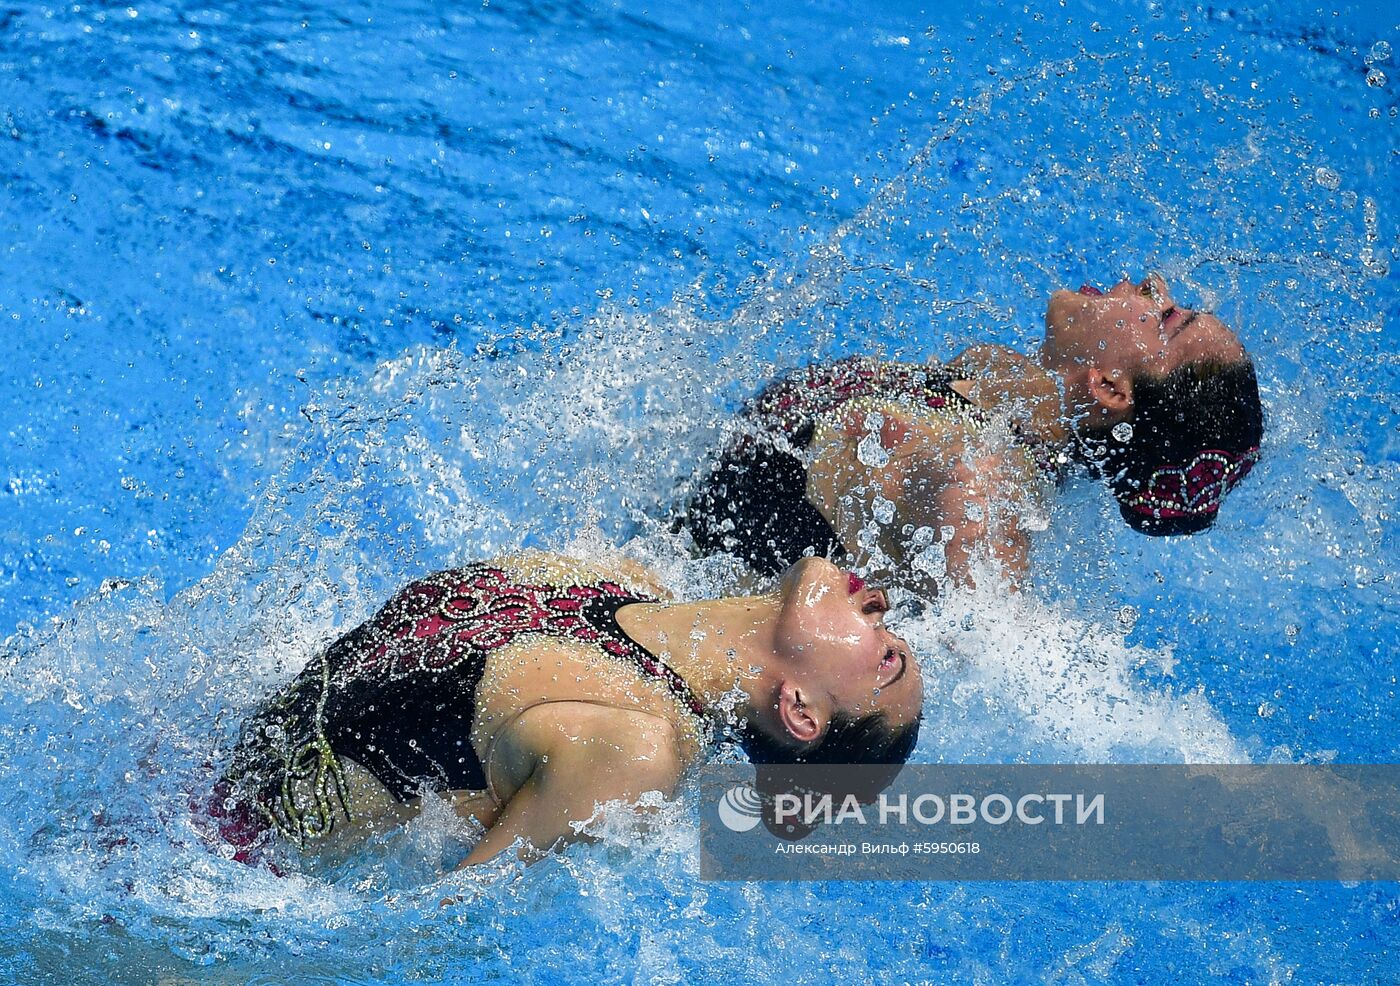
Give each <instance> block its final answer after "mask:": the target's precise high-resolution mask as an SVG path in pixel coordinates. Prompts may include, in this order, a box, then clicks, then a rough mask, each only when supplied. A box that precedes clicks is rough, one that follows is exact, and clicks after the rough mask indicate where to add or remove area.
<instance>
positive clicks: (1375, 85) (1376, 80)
mask: <svg viewBox="0 0 1400 986" xmlns="http://www.w3.org/2000/svg"><path fill="white" fill-rule="evenodd" d="M1385 81H1386V80H1385V73H1384V72H1382V71H1381V70H1380V69H1378V68H1373V69H1371V71H1369V72H1367V73H1366V84H1367V85H1368V86H1370V87H1371V88H1372V89H1379V88H1380V87H1381V86H1383V85H1385Z"/></svg>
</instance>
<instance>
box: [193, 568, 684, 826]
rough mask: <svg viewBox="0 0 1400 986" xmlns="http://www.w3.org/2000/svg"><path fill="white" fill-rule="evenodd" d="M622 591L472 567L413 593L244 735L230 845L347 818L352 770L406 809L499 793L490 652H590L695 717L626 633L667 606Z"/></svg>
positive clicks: (230, 791)
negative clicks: (629, 670)
mask: <svg viewBox="0 0 1400 986" xmlns="http://www.w3.org/2000/svg"><path fill="white" fill-rule="evenodd" d="M655 601H656V600H654V599H651V598H649V597H646V596H641V595H637V594H636V593H633V592H630V591H629V590H627V589H624V588H623V587H622V586H620V585H618V584H617V583H615V582H608V581H602V582H597V583H592V584H587V585H566V586H556V585H540V584H525V583H520V582H515V581H512V579H511V577H510V576H509V575H508V574H507V573H506V572H504V571H503V570H501V569H499V568H493V567H489V566H486V565H473V566H470V567H467V568H462V569H454V570H451V571H446V572H439V573H437V574H436V575H430V576H428V577H427V578H424V579H421V580H419V581H417V582H414V583H412V584H411V585H409V586H408V587H406V588H405V589H403V590H402V591H400V592H399V593H398V594H397V595H396V596H394V597H393V598H392V599H391V600H389V602H388V603H386V604H385V606H384V607H383V608H382V609H381V610H380V611H379V612H378V613H377V614H376V615H375V616H374V617H373V618H371V619H370V620H369V621H368V622H366V623H364V624H362V625H361V626H359V627H357V628H356V629H354V630H352V631H350V632H349V633H347V634H346V635H345V636H343V637H341V638H340V639H339V640H337V641H336V642H335V643H333V644H331V645H330V647H328V648H327V649H326V651H325V652H324V653H323V654H321V655H320V656H318V657H316V658H315V659H313V660H312V661H311V663H310V664H309V665H307V667H306V668H305V670H303V671H302V672H301V674H300V675H298V676H297V678H296V679H295V680H294V681H293V682H292V683H291V684H290V685H289V686H287V688H286V689H285V690H284V691H283V692H282V693H281V694H280V695H279V696H277V697H276V698H275V699H273V700H272V701H271V702H270V703H268V704H267V705H266V706H264V707H263V708H262V709H261V710H260V711H259V712H258V713H257V714H256V715H255V716H254V717H253V718H251V719H250V720H249V721H248V722H247V723H245V725H244V727H243V735H242V738H241V740H240V742H239V745H238V748H237V749H236V750H235V752H234V756H233V762H232V764H231V766H230V769H229V770H228V772H227V773H226V774H225V776H224V779H223V781H222V782H221V783H220V785H219V787H220V790H219V791H218V792H216V799H217V801H218V806H217V807H218V809H219V810H216V811H215V812H214V814H215V815H216V816H217V817H218V820H219V822H220V830H221V832H222V834H223V835H224V837H225V839H226V841H228V842H229V843H230V844H232V845H234V846H235V847H244V846H248V845H250V844H251V843H252V842H254V841H259V840H260V837H261V836H262V834H263V830H265V829H266V828H268V827H271V828H274V829H276V831H277V832H278V833H280V834H281V835H283V836H286V837H288V838H290V839H292V840H293V841H295V842H296V843H298V844H301V845H304V844H305V843H306V842H307V841H308V840H312V839H315V838H317V837H319V836H322V835H325V834H326V833H327V832H329V831H330V829H331V828H332V826H333V825H334V822H335V819H336V817H337V816H338V815H344V816H346V817H349V815H350V807H349V805H347V803H346V794H345V778H344V774H343V768H342V766H341V758H347V759H350V760H353V761H355V762H356V763H358V764H360V765H362V766H364V767H365V768H366V769H367V770H369V772H370V773H372V774H373V775H374V776H375V778H376V779H377V780H378V781H379V782H380V783H381V784H383V785H384V786H385V787H386V788H387V789H388V790H389V791H390V792H391V793H392V794H393V796H394V797H395V798H396V799H398V800H399V801H401V802H407V801H409V800H410V799H412V798H415V797H417V796H418V795H419V794H420V793H421V792H422V791H423V790H424V789H428V790H432V791H477V790H485V789H487V780H486V774H485V771H484V770H483V768H482V764H481V761H480V759H479V758H478V756H477V752H476V750H474V749H473V748H472V744H471V738H470V737H471V727H472V719H473V716H474V715H475V713H476V692H477V687H478V685H479V684H480V682H481V677H482V673H483V671H484V670H485V666H486V660H487V658H488V656H489V655H490V653H491V652H492V651H494V650H497V649H499V648H501V647H505V646H507V645H509V644H511V643H513V642H515V641H516V640H519V639H521V638H522V637H528V636H531V635H536V634H539V635H543V636H546V637H555V638H562V639H568V640H576V641H580V642H583V643H588V644H592V645H594V646H596V647H598V648H599V649H600V650H602V651H603V652H604V653H605V654H608V655H611V656H613V657H615V658H620V659H622V660H624V661H627V662H628V663H630V664H632V665H634V666H635V667H637V668H638V669H639V670H641V672H642V673H643V674H645V675H647V676H648V677H652V678H659V679H661V680H662V681H664V682H665V684H666V685H667V687H668V688H669V689H670V690H671V691H672V693H673V694H674V695H675V696H676V697H677V699H678V700H679V701H680V702H681V703H682V705H683V706H684V707H685V708H686V709H687V710H688V711H690V712H691V713H693V714H695V715H697V716H702V717H703V715H704V712H705V709H704V706H703V705H702V704H701V702H700V701H699V699H698V698H697V697H696V696H695V694H694V693H693V692H692V691H691V690H690V688H689V687H688V686H687V685H686V683H685V682H684V681H683V680H682V679H681V678H680V676H679V675H677V674H676V673H675V671H673V670H672V669H671V668H669V667H667V665H666V664H665V663H664V662H662V661H661V659H660V658H658V657H656V656H655V655H654V654H652V653H651V652H650V651H648V650H646V648H644V647H642V646H641V645H640V644H638V643H637V642H636V641H634V640H632V638H630V637H628V636H627V634H626V633H624V632H623V630H622V628H621V627H620V626H619V625H618V623H617V611H618V610H619V609H621V608H622V607H623V606H626V605H627V604H629V603H636V602H655Z"/></svg>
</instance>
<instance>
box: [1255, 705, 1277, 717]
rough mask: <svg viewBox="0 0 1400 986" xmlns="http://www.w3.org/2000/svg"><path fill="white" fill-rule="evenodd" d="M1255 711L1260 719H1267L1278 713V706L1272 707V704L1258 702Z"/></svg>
mask: <svg viewBox="0 0 1400 986" xmlns="http://www.w3.org/2000/svg"><path fill="white" fill-rule="evenodd" d="M1257 711H1258V713H1259V718H1260V719H1268V718H1269V717H1270V716H1272V715H1273V714H1274V713H1275V712H1277V711H1278V706H1276V705H1274V703H1273V702H1260V703H1259V708H1258V710H1257Z"/></svg>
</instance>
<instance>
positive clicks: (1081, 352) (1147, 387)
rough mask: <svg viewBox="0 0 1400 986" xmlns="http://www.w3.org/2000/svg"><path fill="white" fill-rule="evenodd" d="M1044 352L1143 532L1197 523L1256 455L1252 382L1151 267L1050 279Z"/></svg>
mask: <svg viewBox="0 0 1400 986" xmlns="http://www.w3.org/2000/svg"><path fill="white" fill-rule="evenodd" d="M1045 324H1046V329H1045V344H1044V345H1043V346H1042V348H1041V358H1042V362H1043V363H1044V364H1045V365H1046V366H1048V367H1050V368H1051V369H1054V370H1056V371H1057V372H1059V373H1060V375H1061V377H1062V378H1063V379H1064V383H1065V398H1066V403H1067V405H1068V407H1069V409H1070V411H1071V412H1072V413H1075V414H1077V415H1079V416H1080V437H1081V439H1082V440H1083V445H1084V448H1085V450H1086V453H1087V458H1088V459H1089V460H1090V461H1091V462H1093V463H1094V464H1095V465H1096V466H1097V468H1099V469H1100V470H1101V471H1102V473H1103V475H1104V476H1105V477H1106V478H1107V480H1108V482H1109V485H1110V487H1111V488H1112V489H1113V492H1114V495H1115V496H1116V497H1117V499H1118V503H1119V509H1120V512H1121V514H1122V516H1123V519H1124V520H1125V521H1126V522H1127V523H1128V524H1130V525H1131V526H1132V527H1133V528H1134V529H1136V530H1138V531H1141V532H1142V533H1145V534H1155V535H1166V534H1194V533H1196V532H1197V531H1201V530H1204V529H1205V528H1207V527H1209V526H1210V525H1211V524H1212V523H1214V521H1215V518H1216V516H1217V514H1218V513H1219V509H1220V505H1221V502H1222V501H1223V499H1224V497H1225V495H1226V494H1227V493H1229V491H1230V490H1231V489H1233V488H1234V486H1235V484H1236V483H1238V482H1239V481H1240V480H1241V479H1243V478H1244V476H1245V475H1246V474H1247V473H1248V472H1249V470H1250V468H1251V467H1252V466H1253V464H1254V463H1255V462H1256V461H1257V460H1258V457H1259V443H1260V441H1261V439H1262V438H1263V433H1264V415H1263V408H1262V406H1261V404H1260V401H1259V386H1258V382H1257V380H1256V379H1255V374H1254V367H1253V364H1252V363H1251V362H1250V360H1249V356H1248V354H1247V353H1246V352H1245V350H1244V347H1243V346H1242V345H1241V344H1240V341H1239V339H1238V337H1236V336H1235V334H1234V333H1233V332H1231V331H1230V330H1229V329H1228V328H1226V327H1225V325H1224V324H1223V323H1222V322H1221V321H1220V320H1219V319H1218V318H1216V317H1215V316H1214V315H1211V314H1209V313H1208V312H1201V311H1195V310H1192V309H1189V308H1183V307H1181V306H1179V305H1177V304H1176V302H1175V301H1174V300H1173V299H1172V297H1171V293H1170V291H1169V290H1168V288H1167V285H1166V283H1165V282H1164V281H1163V280H1162V279H1161V278H1160V277H1159V276H1157V275H1151V276H1149V277H1147V278H1146V279H1144V280H1142V281H1140V282H1137V283H1134V282H1131V281H1128V280H1123V281H1120V282H1119V283H1118V284H1116V285H1114V286H1113V287H1112V288H1110V289H1109V290H1108V291H1107V292H1100V291H1098V290H1097V289H1095V288H1091V287H1088V286H1087V285H1086V286H1085V287H1083V288H1080V290H1079V291H1077V292H1075V291H1056V292H1055V293H1054V294H1053V295H1051V298H1050V304H1049V307H1048V309H1047V310H1046V316H1045Z"/></svg>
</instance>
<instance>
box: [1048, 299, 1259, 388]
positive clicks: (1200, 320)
mask: <svg viewBox="0 0 1400 986" xmlns="http://www.w3.org/2000/svg"><path fill="white" fill-rule="evenodd" d="M1041 354H1042V358H1043V359H1044V360H1045V362H1046V363H1047V364H1050V365H1056V364H1059V365H1064V364H1079V365H1081V366H1092V367H1097V368H1099V369H1101V370H1103V371H1104V372H1105V373H1118V374H1126V375H1127V376H1128V377H1130V378H1131V377H1134V376H1136V375H1138V374H1139V373H1147V374H1150V375H1152V376H1165V375H1166V374H1168V373H1171V372H1172V371H1173V370H1175V369H1176V368H1177V367H1180V366H1184V365H1186V364H1189V363H1201V362H1220V363H1226V364H1229V363H1237V362H1239V361H1240V360H1242V359H1244V358H1245V350H1244V347H1243V346H1242V345H1240V340H1239V338H1238V337H1236V335H1235V334H1234V333H1233V332H1231V331H1230V330H1229V329H1228V328H1226V327H1225V325H1224V323H1223V322H1221V321H1220V319H1218V318H1216V317H1215V316H1214V315H1212V314H1210V313H1209V312H1202V311H1197V310H1194V309H1191V308H1186V307H1183V306H1180V305H1178V304H1177V303H1176V301H1175V300H1174V299H1173V298H1172V296H1171V291H1170V289H1169V288H1168V287H1167V283H1166V281H1164V280H1163V279H1162V278H1161V277H1160V276H1159V275H1156V274H1151V275H1149V276H1147V277H1145V278H1143V279H1142V280H1141V281H1137V282H1134V281H1130V280H1128V279H1127V278H1124V279H1123V280H1121V281H1119V282H1118V283H1117V284H1115V285H1114V286H1113V287H1111V288H1109V289H1108V290H1107V291H1103V292H1101V291H1099V290H1098V289H1097V288H1092V287H1089V286H1088V285H1085V286H1084V287H1082V288H1080V289H1079V290H1078V291H1063V290H1062V291H1056V292H1055V293H1054V294H1052V295H1051V296H1050V304H1049V306H1048V307H1047V308H1046V312H1045V343H1044V345H1043V346H1042V347H1041Z"/></svg>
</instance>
